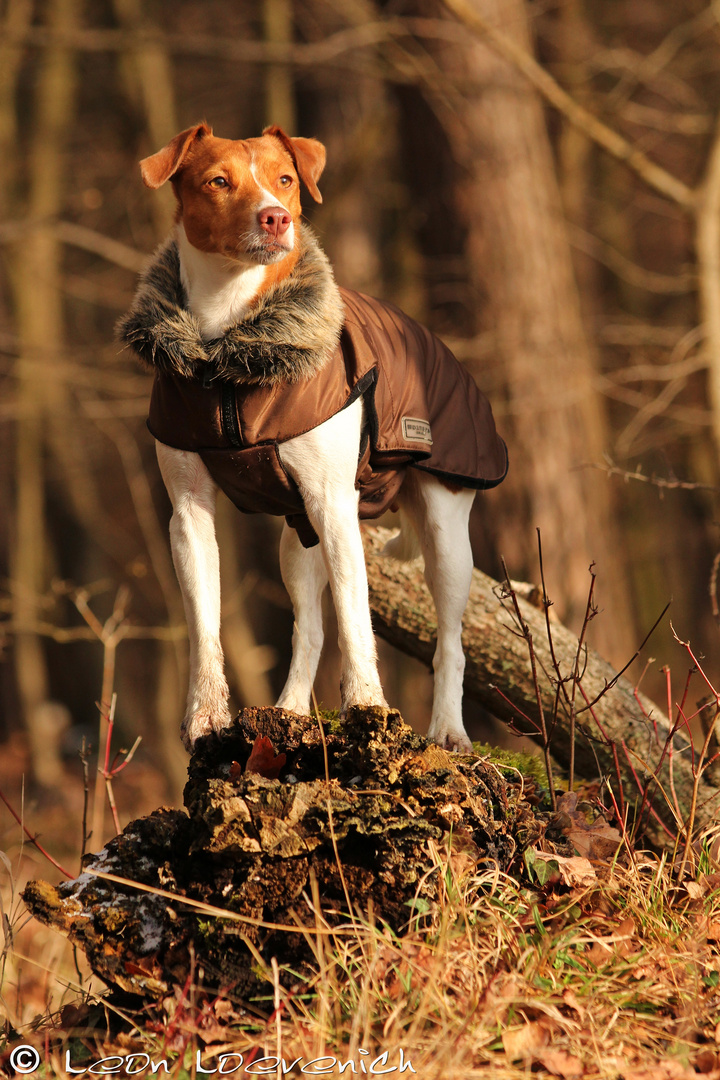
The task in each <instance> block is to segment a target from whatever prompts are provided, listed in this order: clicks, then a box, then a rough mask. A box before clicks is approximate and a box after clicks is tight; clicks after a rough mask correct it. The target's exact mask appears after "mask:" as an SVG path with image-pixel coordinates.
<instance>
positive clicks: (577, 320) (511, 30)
mask: <svg viewBox="0 0 720 1080" xmlns="http://www.w3.org/2000/svg"><path fill="white" fill-rule="evenodd" d="M475 6H476V8H477V10H478V11H480V12H481V13H482V15H483V17H484V18H487V19H488V20H489V21H491V22H492V23H493V25H495V26H497V27H499V28H501V29H502V31H503V33H505V34H506V35H507V36H508V37H509V38H511V39H512V40H515V41H517V42H519V43H520V44H522V46H523V47H524V48H526V49H528V50H531V49H532V46H531V43H530V37H529V31H528V24H527V13H526V8H525V4H524V2H523V0H504V2H502V3H500V2H499V0H475ZM440 56H441V57H442V63H443V66H444V68H445V70H446V72H447V75H448V78H453V79H454V80H455V81H456V83H457V82H458V80H459V85H460V89H461V90H462V92H463V93H464V98H465V101H466V106H465V109H464V113H463V115H462V116H461V117H460V118H459V122H458V119H455V120H454V121H449V122H450V123H451V124H452V130H453V132H454V136H453V140H454V143H455V147H454V149H455V153H456V155H457V157H458V159H459V161H460V162H461V164H462V165H463V166H464V169H465V175H466V177H467V179H466V180H465V182H462V181H461V182H460V183H459V186H458V197H459V203H460V213H461V218H462V220H463V221H464V222H465V225H466V228H467V232H468V247H469V254H470V263H471V266H472V267H473V268H474V273H475V286H476V294H477V295H478V296H484V297H486V316H485V317H486V321H487V323H488V324H489V325H490V327H491V329H492V331H493V333H494V336H495V341H496V355H497V371H498V377H499V379H501V380H502V381H503V382H504V386H505V396H506V406H505V408H504V409H503V406H502V403H501V402H499V401H496V400H495V401H494V405H495V408H496V411H497V413H498V414H499V427H500V430H501V432H502V433H503V434H504V436H505V438H506V441H507V442H508V444H509V449H510V470H511V471H510V474H509V477H508V480H507V481H506V483H505V484H504V485H503V487H502V488H501V489H499V491H498V492H497V493H493V494H492V495H491V496H490V497H489V498H488V499H487V500H486V501H487V503H488V505H489V507H490V513H491V514H492V515H493V520H494V530H495V540H496V547H497V550H498V551H499V552H500V553H501V554H503V555H504V556H505V558H506V561H507V563H508V565H509V566H510V568H511V573H513V574H514V575H518V576H519V575H522V576H524V577H527V576H533V571H532V570H531V568H532V567H534V566H536V564H537V562H536V532H535V530H536V527H539V528H540V529H541V531H542V535H543V538H544V540H545V547H546V551H547V556H546V570H547V575H548V580H549V581H550V582H552V583H553V588H554V590H555V592H556V600H557V603H558V608H559V610H560V612H561V614H562V617H563V618H564V619H565V620H567V621H568V622H569V624H570V625H572V626H574V627H576V628H577V629H578V631H579V628H580V622H581V620H582V616H583V613H584V608H585V600H586V593H587V580H588V578H587V570H588V566H589V565H590V563H591V562H593V561H595V562H597V564H598V566H599V567H600V570H601V574H602V579H601V580H602V587H603V607H604V608H605V609H606V610H607V611H608V615H609V617H608V618H607V619H606V620H605V625H604V626H603V627H601V628H600V629H599V630H597V631H596V634H597V639H598V641H599V643H600V647H602V648H603V650H604V651H606V652H607V653H608V655H610V657H611V658H612V659H613V660H614V661H616V662H618V663H620V662H621V661H623V660H624V658H625V657H626V655H627V654H628V653H629V651H631V642H632V640H633V638H634V634H633V627H632V618H631V615H630V611H629V605H628V602H627V587H626V584H625V574H626V571H625V565H624V560H623V558H622V555H621V552H622V546H621V544H620V543H619V542H618V539H617V536H616V529H615V524H614V508H613V505H612V501H611V492H610V488H609V486H608V485H607V483H606V481H605V479H604V478H603V477H601V476H599V475H598V474H597V472H595V471H594V470H589V469H583V468H582V466H583V465H584V464H586V463H587V462H596V461H599V460H601V459H602V454H603V451H605V450H606V449H607V447H608V435H607V432H606V421H605V415H604V410H603V404H602V400H601V398H600V396H599V394H598V393H597V391H596V388H595V377H596V372H595V361H594V357H593V355H592V352H591V350H590V348H589V345H588V341H587V339H586V336H585V332H584V329H583V325H582V319H581V313H580V303H579V298H578V293H577V287H576V282H575V279H574V275H573V269H572V262H571V256H570V250H569V245H568V242H567V237H566V234H565V226H564V219H563V211H562V201H561V198H560V192H559V189H558V182H557V176H556V171H555V164H554V161H553V156H552V151H551V147H550V141H549V137H548V133H547V128H546V125H545V118H544V115H543V110H542V105H541V102H540V100H539V98H538V95H537V93H536V91H535V90H534V89H533V88H532V87H531V86H530V85H529V84H528V83H527V82H526V80H525V79H524V78H523V77H522V76H521V75H519V74H518V73H517V72H516V71H515V70H514V69H513V68H512V67H511V66H510V65H509V64H508V63H507V62H506V61H504V60H502V59H500V58H499V57H498V56H497V55H496V54H495V53H494V52H493V51H492V50H491V49H490V48H489V47H488V46H487V45H486V44H485V43H483V42H482V41H477V40H470V41H469V42H468V45H467V48H466V49H465V50H464V51H463V52H459V50H458V49H457V48H456V47H454V48H452V49H447V50H445V51H444V52H441V53H440Z"/></svg>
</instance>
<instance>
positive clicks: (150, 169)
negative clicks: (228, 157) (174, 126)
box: [140, 123, 212, 188]
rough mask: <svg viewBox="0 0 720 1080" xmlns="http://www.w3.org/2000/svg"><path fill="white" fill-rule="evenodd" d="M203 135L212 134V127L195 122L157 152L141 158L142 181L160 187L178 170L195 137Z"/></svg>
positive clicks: (199, 137) (202, 136)
mask: <svg viewBox="0 0 720 1080" xmlns="http://www.w3.org/2000/svg"><path fill="white" fill-rule="evenodd" d="M205 135H212V128H211V127H208V125H207V124H205V123H202V124H195V126H194V127H191V128H187V129H186V130H185V131H181V132H180V134H179V135H176V136H175V138H174V139H171V140H170V142H169V143H168V144H167V146H164V147H163V148H162V150H158V152H157V154H152V155H151V156H150V157H146V158H143V160H142V161H141V162H140V173H141V175H142V178H143V183H144V184H146V186H147V187H149V188H159V187H161V186H162V185H163V184H164V183H165V181H166V180H169V179H170V178H171V177H172V176H174V175H175V173H176V172H177V171H178V169H179V168H180V166H181V165H182V163H183V160H184V158H185V155H186V154H187V152H188V150H189V149H190V147H191V145H192V144H193V142H194V141H195V139H202V138H204V136H205Z"/></svg>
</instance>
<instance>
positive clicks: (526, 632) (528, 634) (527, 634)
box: [500, 557, 557, 810]
mask: <svg viewBox="0 0 720 1080" xmlns="http://www.w3.org/2000/svg"><path fill="white" fill-rule="evenodd" d="M500 562H501V563H502V568H503V573H504V575H505V587H506V589H507V591H508V595H509V596H510V597H511V598H512V602H513V607H514V608H515V617H516V619H517V622H518V626H519V627H520V630H521V632H522V636H523V637H524V639H525V641H526V643H527V647H528V654H529V656H530V670H531V672H532V680H533V687H534V689H535V698H536V701H537V706H538V716H539V719H540V732H541V735H542V750H543V757H544V758H545V770H546V772H547V778H548V788H549V790H550V805H551V806H552V808H553V810H555V809H556V808H557V799H556V797H555V782H554V779H553V768H552V759H551V757H550V739H549V737H548V730H547V725H546V723H545V710H544V709H543V703H542V692H541V690H540V683H539V681H538V673H537V663H536V660H535V647H534V645H533V636H532V631H531V629H530V627H529V626H528V624H527V623H526V622H525V620H524V619H523V617H522V613H521V611H520V605H519V604H518V599H517V595H516V594H515V590H514V589H513V587H512V585H511V583H510V575H509V574H508V568H507V565H506V564H505V559H504V558H502V557H501V559H500Z"/></svg>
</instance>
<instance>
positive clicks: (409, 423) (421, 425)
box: [402, 416, 432, 446]
mask: <svg viewBox="0 0 720 1080" xmlns="http://www.w3.org/2000/svg"><path fill="white" fill-rule="evenodd" d="M402 433H403V439H404V440H405V442H424V443H427V444H428V446H432V434H431V432H430V425H429V424H428V422H427V420H417V419H416V418H415V417H414V416H403V418H402Z"/></svg>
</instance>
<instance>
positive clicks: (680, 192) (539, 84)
mask: <svg viewBox="0 0 720 1080" xmlns="http://www.w3.org/2000/svg"><path fill="white" fill-rule="evenodd" d="M445 3H446V5H447V7H448V8H449V9H450V10H451V11H452V12H453V13H454V14H455V15H456V16H457V18H458V19H460V20H461V22H462V23H464V25H465V26H467V27H468V28H469V29H470V30H472V31H473V33H475V34H476V35H477V36H478V37H480V38H483V39H484V40H486V41H487V42H488V44H489V45H490V46H491V47H492V48H493V49H494V50H495V52H497V53H498V55H500V56H502V57H503V59H505V60H507V61H508V62H509V63H511V64H512V65H513V67H515V68H517V70H518V71H520V72H522V74H523V75H524V76H525V77H526V78H527V79H528V80H529V81H530V82H531V83H532V85H533V86H534V87H535V89H536V90H538V91H539V92H540V93H541V94H542V95H543V97H544V98H545V99H546V100H547V101H549V102H550V104H551V105H553V106H554V107H555V108H556V109H557V110H558V111H559V112H561V113H562V114H563V116H565V117H566V119H567V120H569V121H570V123H571V124H574V125H575V126H576V127H579V128H580V129H581V130H582V131H584V132H585V134H586V135H587V136H588V137H589V138H591V139H592V140H593V141H594V142H596V143H597V144H598V145H599V146H602V147H603V149H605V150H607V152H608V153H609V154H611V155H612V156H613V157H614V158H617V160H618V161H622V162H624V163H625V164H626V165H627V166H628V167H629V168H630V169H632V170H633V172H635V173H637V174H638V176H640V177H642V179H643V180H644V181H645V183H646V184H648V185H649V186H650V187H652V188H654V189H655V191H659V192H660V194H661V195H664V196H665V197H666V198H668V199H671V200H672V201H673V202H675V203H677V204H678V205H679V206H681V207H683V208H684V209H685V210H693V209H694V207H695V204H696V198H697V196H696V193H695V192H694V191H693V189H692V188H690V187H688V185H687V184H684V183H683V181H682V180H679V179H678V178H677V177H676V176H673V175H672V173H669V172H668V171H667V170H666V169H663V168H662V166H661V165H657V164H656V163H655V162H654V161H651V160H650V158H649V157H647V155H646V154H644V153H643V152H642V150H638V148H637V147H636V146H633V144H632V143H631V142H628V140H627V139H625V138H624V137H623V136H622V135H620V134H619V133H618V132H617V131H613V130H612V128H609V127H608V126H607V124H604V123H603V122H602V121H601V120H598V118H597V117H596V116H594V115H593V114H592V113H591V112H589V111H588V110H587V109H585V108H583V106H582V105H579V104H578V103H577V102H576V101H575V100H574V99H573V98H571V97H570V95H569V94H568V93H567V92H566V91H565V90H563V88H562V87H561V86H560V85H559V83H557V82H556V81H555V79H554V78H553V77H552V75H550V74H549V72H547V71H546V70H545V69H544V68H543V67H541V66H540V64H538V62H537V60H535V59H534V58H533V57H532V56H530V54H529V53H528V52H526V51H525V49H523V48H521V46H519V45H517V44H516V43H515V42H514V41H511V40H510V38H508V37H506V36H505V34H503V33H501V32H500V31H499V30H497V29H496V28H495V27H494V26H492V25H491V24H490V23H489V22H487V20H486V19H484V18H483V17H482V16H481V15H480V14H479V13H478V12H477V10H476V9H475V8H473V7H471V6H470V4H469V2H468V0H445Z"/></svg>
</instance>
